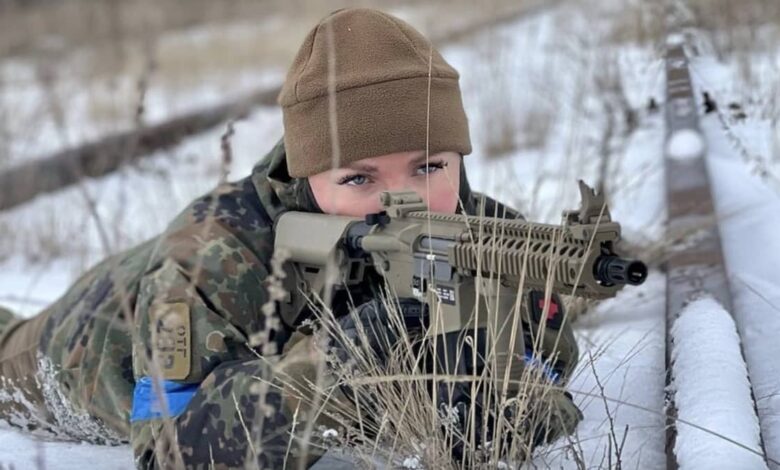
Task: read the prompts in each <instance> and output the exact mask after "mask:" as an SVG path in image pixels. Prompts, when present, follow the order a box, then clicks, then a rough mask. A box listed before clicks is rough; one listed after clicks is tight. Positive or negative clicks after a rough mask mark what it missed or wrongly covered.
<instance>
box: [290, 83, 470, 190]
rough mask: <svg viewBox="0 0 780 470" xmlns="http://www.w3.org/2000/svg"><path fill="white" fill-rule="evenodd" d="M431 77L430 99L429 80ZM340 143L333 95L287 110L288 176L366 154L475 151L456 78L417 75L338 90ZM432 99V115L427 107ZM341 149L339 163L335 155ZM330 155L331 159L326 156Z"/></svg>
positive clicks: (361, 157)
mask: <svg viewBox="0 0 780 470" xmlns="http://www.w3.org/2000/svg"><path fill="white" fill-rule="evenodd" d="M429 80H430V99H429V95H428V82H429ZM334 98H335V100H336V107H335V108H336V112H335V118H336V125H337V129H338V142H337V143H336V144H337V145H336V147H334V145H333V143H332V142H331V137H330V136H331V128H330V126H331V116H330V111H329V110H330V104H329V100H330V97H329V96H328V95H324V96H319V97H316V98H313V99H310V100H308V101H303V102H299V103H295V104H293V105H290V106H287V107H285V108H284V129H285V134H284V145H285V148H286V149H287V152H288V155H294V156H295V158H291V159H288V166H289V171H290V176H292V177H294V178H301V177H306V176H310V175H314V174H317V173H320V172H323V171H325V170H327V169H329V168H332V167H333V166H334V164H335V165H336V166H338V167H340V166H344V165H347V164H349V163H351V162H354V161H357V160H361V159H363V158H368V157H376V156H380V155H386V154H390V153H396V152H406V151H415V150H425V149H426V148H427V149H428V152H429V154H430V155H433V154H436V153H439V152H444V151H452V152H458V153H460V154H463V155H467V154H469V153H471V141H470V139H469V130H468V121H467V118H466V113H465V112H464V110H463V103H462V102H461V96H460V88H459V86H458V80H457V79H453V78H439V77H431V78H430V79H429V78H428V77H413V78H406V79H400V80H391V81H386V82H380V83H372V84H370V85H365V86H360V87H354V88H349V89H345V90H339V92H338V93H336V94H335V96H334ZM429 102H430V115H429V112H428V106H429ZM334 148H337V149H338V150H337V153H338V160H339V161H338V162H336V161H335V159H334ZM326 156H328V157H329V158H326Z"/></svg>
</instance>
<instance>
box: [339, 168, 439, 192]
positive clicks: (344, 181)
mask: <svg viewBox="0 0 780 470" xmlns="http://www.w3.org/2000/svg"><path fill="white" fill-rule="evenodd" d="M446 166H447V163H446V162H429V163H428V165H420V166H419V167H417V170H418V171H419V170H423V169H425V168H426V167H427V168H428V169H429V171H428V172H427V173H421V174H417V175H415V176H426V175H429V174H431V173H434V172H435V171H438V170H441V169H443V168H445V167H446ZM430 170H434V171H430ZM361 176H362V177H363V178H366V179H368V176H366V175H363V174H360V173H358V174H354V175H346V176H343V177H341V178H340V179H339V180H338V182H337V183H338V184H340V185H345V184H349V183H350V182H351V181H354V180H355V179H356V178H359V177H361ZM355 186H363V185H362V184H359V185H355Z"/></svg>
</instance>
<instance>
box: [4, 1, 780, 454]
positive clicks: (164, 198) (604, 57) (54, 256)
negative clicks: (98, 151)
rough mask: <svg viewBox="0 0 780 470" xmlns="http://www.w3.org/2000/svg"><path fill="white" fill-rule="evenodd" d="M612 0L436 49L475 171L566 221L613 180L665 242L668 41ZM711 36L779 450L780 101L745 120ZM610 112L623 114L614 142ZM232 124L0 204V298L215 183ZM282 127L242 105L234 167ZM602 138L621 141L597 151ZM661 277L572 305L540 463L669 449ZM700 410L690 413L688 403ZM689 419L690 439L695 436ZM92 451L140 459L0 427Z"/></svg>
mask: <svg viewBox="0 0 780 470" xmlns="http://www.w3.org/2000/svg"><path fill="white" fill-rule="evenodd" d="M607 3H608V2H604V3H601V2H595V1H591V2H580V3H577V4H575V5H567V6H565V7H562V8H559V9H551V10H548V11H545V12H543V13H540V14H536V15H532V16H529V17H527V18H523V19H521V20H518V21H516V22H513V23H510V24H507V25H504V26H501V27H499V28H495V29H492V30H490V31H489V32H487V33H484V34H479V35H476V36H474V37H469V38H467V39H465V40H463V41H461V42H459V43H457V44H454V45H452V46H449V47H447V48H445V49H444V50H443V51H442V52H443V55H444V56H445V58H446V59H447V60H449V61H450V62H451V63H452V64H453V65H454V66H455V67H456V68H457V69H458V70H460V72H461V77H462V82H461V83H462V89H463V94H464V100H465V106H466V108H467V112H468V114H469V117H470V124H471V130H472V134H473V135H472V139H473V141H474V144H475V145H474V149H475V151H474V154H473V155H472V156H469V157H467V158H466V160H465V161H466V167H467V170H468V174H469V177H470V180H471V182H472V185H473V186H474V187H475V188H477V189H479V190H482V191H484V192H486V193H488V194H490V195H493V196H495V197H497V198H498V199H500V200H503V201H506V202H508V203H510V204H512V205H514V206H516V207H518V208H519V209H521V210H522V212H524V213H525V214H526V216H527V217H528V218H529V219H530V220H538V221H547V222H558V220H559V219H558V218H559V216H560V212H561V211H562V210H564V209H573V208H575V207H576V205H577V203H578V198H579V195H578V191H577V186H576V180H577V179H580V178H582V179H584V180H585V181H586V182H588V183H589V184H591V185H596V184H599V183H603V184H604V186H605V188H606V190H607V191H608V196H609V203H610V209H611V213H612V216H613V219H614V220H616V221H619V222H620V223H621V224H622V226H623V233H624V238H625V239H626V241H627V242H629V244H630V245H631V246H632V247H633V246H639V247H643V248H646V250H647V251H644V252H642V251H640V252H639V253H637V254H638V255H639V256H640V257H641V256H642V254H643V253H646V254H647V255H648V256H650V255H652V256H659V255H658V252H657V247H658V246H660V245H662V244H663V242H664V240H663V235H664V234H663V230H664V222H665V217H666V215H665V196H664V168H663V161H662V159H661V150H662V148H663V139H664V124H663V114H662V112H660V111H656V112H653V111H652V110H648V107H647V103H648V102H649V100H650V99H651V98H655V100H661V99H662V96H663V86H664V73H663V61H662V57H661V55H660V52H659V51H660V49H659V48H658V47H654V46H637V45H636V44H630V43H624V42H613V41H611V40H610V39H609V38H610V37H611V35H610V32H611V31H612V26H613V22H616V21H619V18H620V14H619V13H620V12H619V11H618V10H619V9H610V8H608V7H607V6H605V5H606V4H607ZM700 49H701V54H702V55H701V56H699V57H698V58H696V59H694V62H693V73H694V77H693V80H694V84H695V85H696V86H697V87H702V89H706V90H708V91H710V93H712V94H713V95H714V96H715V97H716V99H718V101H720V102H722V103H723V106H722V108H721V109H722V113H723V114H722V115H721V116H717V115H708V116H706V117H705V118H704V120H703V127H704V132H705V136H706V140H707V142H708V145H709V148H710V155H709V160H708V164H709V170H710V172H711V176H712V183H713V185H714V186H713V193H714V197H715V202H716V205H717V210H718V215H719V217H720V223H721V234H722V238H723V243H724V251H725V257H726V262H727V267H728V271H729V275H730V282H731V287H732V290H733V292H734V298H735V310H736V311H735V312H734V314H735V319H736V327H737V328H738V330H739V332H740V334H741V336H742V338H743V340H744V341H745V342H744V343H743V345H742V346H743V348H744V351H745V355H746V357H747V362H748V364H747V367H748V372H749V373H750V376H751V379H752V383H753V385H754V387H755V392H756V398H757V401H758V406H759V417H760V418H761V425H762V426H763V428H762V433H763V437H764V440H765V445H766V448H767V451H768V453H769V455H770V457H772V458H775V459H779V460H780V365H778V362H777V361H776V360H775V359H774V358H777V357H780V343H779V342H778V341H777V340H776V338H777V335H778V333H780V315H778V312H779V310H780V287H778V286H780V274H778V271H777V269H775V267H776V266H777V265H778V264H780V242H778V240H780V237H778V236H777V234H776V233H777V232H776V231H777V228H778V224H777V223H776V220H777V217H778V214H780V179H777V178H776V175H778V169H780V164H778V163H777V159H778V158H780V156H779V155H778V154H777V148H775V147H773V145H779V144H778V142H780V136H777V137H773V133H777V132H778V128H777V117H776V116H777V114H774V116H775V117H774V119H775V120H774V122H772V116H773V115H772V113H771V112H764V110H763V108H761V107H760V106H759V105H760V99H761V96H760V93H761V92H759V93H758V95H759V96H758V98H757V99H758V100H759V103H758V104H755V105H754V106H753V107H750V106H749V105H746V112H747V118H746V119H741V120H739V121H738V122H737V121H734V120H733V117H732V116H731V115H729V114H728V113H729V112H730V111H729V110H728V109H727V108H726V103H728V102H730V101H738V102H743V103H746V102H747V101H746V100H747V97H746V95H745V94H744V93H743V90H744V89H745V87H744V85H745V84H740V80H741V78H740V76H739V75H738V74H737V72H736V69H737V66H736V65H735V64H731V63H720V62H717V61H716V60H715V59H714V56H713V55H712V54H711V51H708V50H707V49H706V47H701V48H700ZM756 62H757V64H761V65H760V67H764V69H762V70H765V72H763V73H760V76H766V77H775V78H773V79H774V80H777V78H776V77H778V76H780V73H778V68H780V55H777V54H775V55H774V56H773V57H771V58H770V59H766V58H765V57H761V58H756ZM0 70H4V72H2V73H9V72H8V70H7V69H3V68H2V67H0ZM14 73H17V72H14ZM18 73H21V72H18ZM280 76H281V75H280V72H279V71H278V70H269V71H264V72H255V73H254V74H253V75H251V76H248V77H237V83H236V84H235V87H231V89H232V90H233V91H235V90H239V89H241V88H242V87H244V86H248V85H247V84H249V83H251V84H253V87H254V86H256V85H257V84H258V83H268V84H269V85H270V84H274V83H278V80H279V77H280ZM275 81H276V82H275ZM771 90H772V88H766V89H765V90H763V93H771ZM223 91H224V90H223V89H222V88H220V87H211V88H210V91H207V92H203V91H199V90H190V91H189V92H188V93H186V94H179V95H178V96H177V97H175V98H170V97H168V96H162V95H161V96H159V97H158V98H154V99H153V100H152V103H159V104H153V105H152V108H153V109H154V108H156V107H158V106H159V108H160V109H161V111H152V115H157V116H161V117H162V116H164V115H165V113H166V112H169V111H162V110H163V109H164V110H170V109H176V110H179V111H180V110H181V108H177V107H175V106H173V107H170V100H171V99H174V100H176V102H180V103H187V106H195V107H198V106H200V105H204V104H209V103H213V102H218V101H221V98H223V97H224V96H227V95H224V96H223V95H222V94H221V93H222V92H223ZM6 92H7V88H6ZM38 92H40V90H38ZM36 93H37V92H36V91H34V90H26V91H24V93H20V94H19V95H18V96H15V98H14V99H19V100H20V101H19V102H18V103H17V104H18V106H21V107H25V106H31V103H37V102H38V101H40V99H41V97H40V96H39V95H36ZM754 93H755V92H754ZM5 99H6V100H7V99H9V98H8V96H6V98H5ZM621 99H622V100H623V102H624V105H627V106H628V107H629V108H630V109H631V110H633V111H634V112H635V113H636V123H635V125H634V126H633V127H632V129H631V130H630V132H625V133H622V131H623V127H624V124H623V123H622V120H623V118H624V116H623V114H622V111H623V110H622V109H621V108H620V107H619V106H618V105H616V103H620V102H621V101H620V100H621ZM605 110H608V111H605ZM610 112H611V113H612V114H611V116H610V115H607V114H608V113H610ZM774 112H775V113H776V112H777V110H775V111H774ZM80 119H83V121H82V122H83V128H84V129H81V130H78V129H76V130H74V131H73V132H77V133H79V134H78V135H79V136H83V135H84V134H82V133H83V132H87V131H86V129H90V131H89V132H98V133H99V132H104V131H106V130H109V129H105V128H103V129H102V130H101V129H100V128H99V127H94V126H93V124H94V122H93V121H91V120H90V119H88V118H87V117H83V118H80ZM610 122H612V124H610ZM611 125H612V126H617V127H616V129H614V133H613V134H611V135H612V138H611V139H610V140H609V141H608V142H607V143H606V146H605V144H604V142H603V140H604V136H605V135H606V133H607V129H608V127H610V126H611ZM772 126H774V128H773V127H772ZM507 131H509V132H507ZM41 132H42V134H41V136H40V138H39V140H34V141H31V142H30V144H29V145H30V146H31V147H32V148H34V149H35V150H36V151H38V150H41V149H44V148H47V145H54V146H55V147H56V146H58V144H56V142H62V141H63V140H62V139H63V138H64V139H71V137H63V136H62V135H59V136H58V135H57V131H56V129H54V128H53V127H52V128H50V129H47V128H44V129H42V131H41ZM69 132H70V131H69ZM223 132H224V129H217V130H214V131H212V132H209V133H205V134H202V135H199V136H197V137H194V138H191V139H188V140H187V141H186V142H184V143H183V144H182V145H180V146H178V147H176V148H174V149H171V150H170V151H166V152H163V153H160V154H158V155H154V156H152V157H150V158H147V159H145V160H143V161H142V162H139V163H137V164H134V165H132V166H130V167H126V168H124V169H122V170H121V171H119V172H117V173H115V174H112V175H109V176H106V177H103V178H100V179H95V180H89V181H86V182H85V183H83V184H82V185H81V186H80V187H75V188H69V189H65V190H62V191H59V192H57V193H54V194H51V195H47V196H43V197H40V198H38V199H36V200H34V201H32V202H30V203H27V204H25V205H23V206H21V207H18V208H16V209H14V210H12V211H9V212H5V213H0V304H1V305H4V306H7V307H9V308H11V309H13V310H14V311H16V312H19V313H21V314H23V315H33V314H35V313H36V312H37V311H38V310H40V309H41V308H42V307H43V306H44V305H46V304H47V303H49V302H51V301H53V300H55V299H56V298H57V297H58V296H59V295H61V294H62V293H63V292H64V290H65V289H66V288H67V287H68V285H69V284H70V283H71V282H72V281H73V280H74V279H75V277H76V276H77V275H78V274H79V273H81V272H82V271H83V270H84V269H86V268H87V267H89V266H90V265H92V264H93V263H94V262H96V261H98V260H99V259H101V258H102V257H103V256H105V255H106V254H108V253H111V252H116V251H118V250H121V249H123V248H126V247H129V246H132V245H134V244H136V243H138V242H140V241H143V240H145V239H147V238H149V237H151V236H154V235H155V234H156V233H158V232H159V231H160V230H162V229H163V228H164V227H165V225H166V223H167V221H169V220H170V219H171V218H172V217H173V216H174V215H175V214H176V213H177V212H178V211H179V210H181V209H182V208H183V207H184V205H186V204H187V203H188V202H189V201H190V200H191V199H193V198H194V197H196V196H198V195H199V194H201V193H203V192H205V191H207V190H209V189H210V188H211V187H213V185H214V184H216V181H217V179H218V175H219V173H220V136H221V134H222V133H223ZM540 134H541V135H542V136H543V138H539V137H538V136H539V135H540ZM281 135H282V126H281V112H280V111H279V110H278V109H275V108H259V109H256V110H255V111H254V112H253V113H252V114H251V115H250V116H248V117H247V118H246V119H245V120H243V121H240V122H238V123H237V124H236V134H235V136H234V137H233V139H232V141H231V142H232V146H233V155H234V161H233V163H232V165H231V167H230V177H231V178H240V177H242V176H243V175H246V174H247V173H248V172H249V171H250V169H251V167H252V166H253V164H254V163H255V162H256V161H257V160H258V158H259V157H261V156H262V155H263V154H264V153H265V152H266V151H267V150H269V149H270V148H271V147H272V146H273V144H274V143H275V142H276V141H277V140H278V139H279V137H280V136H281ZM773 138H774V139H776V140H773ZM36 139H38V138H37V137H36ZM58 139H59V140H58ZM51 142H55V143H54V144H51ZM15 145H16V144H15ZM19 145H22V144H19ZM605 149H607V151H608V152H609V155H610V158H609V159H608V160H607V161H606V164H605V165H603V159H602V155H603V154H604V150H605ZM773 152H774V160H772V155H773ZM496 157H500V158H496ZM756 168H758V170H757V169H756ZM759 170H763V171H759ZM87 200H91V201H94V202H95V204H96V210H97V214H98V217H97V218H96V217H93V216H91V215H90V214H89V212H88V211H87V209H86V207H85V206H86V201H87ZM101 227H102V228H105V229H106V230H107V233H108V235H109V237H108V240H109V244H108V246H106V245H105V244H104V243H102V242H101V239H100V237H99V230H100V229H101ZM645 260H646V261H648V263H650V264H653V263H655V264H657V260H656V259H647V258H645ZM665 287H666V278H665V276H664V274H663V273H662V272H660V271H659V270H657V269H654V270H652V271H651V273H650V276H649V278H648V280H647V281H646V282H645V284H644V285H642V286H641V287H637V288H627V289H625V290H624V291H622V292H621V293H620V295H618V297H616V298H615V299H611V300H608V301H605V302H602V303H600V304H599V305H597V306H596V307H595V308H594V309H593V310H592V311H590V312H588V313H587V314H586V315H584V316H583V317H582V318H580V319H579V320H578V323H577V325H576V333H577V335H578V341H579V343H580V350H581V354H582V361H581V364H580V366H579V367H578V370H577V372H576V374H575V377H574V378H573V380H572V382H571V384H570V387H569V388H570V390H571V391H572V393H573V395H574V399H575V402H576V403H577V404H578V405H579V406H580V408H582V410H583V412H584V415H585V419H584V421H583V422H582V423H581V424H580V426H579V428H578V432H577V435H576V436H575V438H574V440H575V442H576V445H575V447H576V448H577V449H578V450H577V452H576V453H577V454H578V455H576V456H574V455H572V452H571V451H568V450H567V449H566V448H565V447H567V446H566V443H563V442H559V443H556V444H554V445H552V446H550V447H548V448H544V449H540V450H539V451H538V453H537V455H536V456H535V457H536V458H535V460H534V462H533V465H532V466H536V467H538V468H547V467H552V468H580V467H581V465H582V464H584V465H585V466H586V467H587V468H608V467H610V466H614V465H615V462H616V459H619V460H620V462H621V465H622V466H623V468H642V469H644V468H664V467H665V464H666V455H665V452H664V442H665V438H666V434H665V428H664V420H665V415H664V387H665V329H666V319H665ZM706 307H707V305H706V304H705V305H704V307H702V308H705V309H706ZM702 340H703V341H706V336H703V337H702ZM713 341H714V340H713ZM704 409H705V411H706V410H707V409H708V408H706V407H705V408H704ZM700 418H701V415H700V414H699V415H696V414H694V415H693V416H692V417H690V420H691V421H693V422H695V421H696V420H698V419H700ZM701 424H702V426H707V422H702V423H701ZM715 424H716V425H717V424H718V423H715ZM690 432H691V433H693V437H692V439H697V438H698V439H700V438H701V436H698V437H697V436H696V434H695V430H692V431H690ZM734 439H735V440H737V441H739V439H740V436H739V435H737V436H736V437H734ZM741 443H742V444H745V445H751V443H750V442H741ZM618 445H619V446H620V447H621V451H620V453H619V455H616V454H615V448H616V447H617V446H618ZM712 445H713V446H716V445H721V446H722V445H723V442H722V440H720V441H718V440H716V442H715V444H712ZM84 460H87V461H89V462H95V463H97V465H98V466H99V467H100V468H132V455H131V451H130V449H129V448H128V447H125V446H120V447H98V446H89V445H82V444H77V443H65V442H51V441H42V440H38V439H36V438H34V437H31V436H28V435H25V434H21V433H18V432H16V431H14V430H11V429H8V428H0V468H2V466H6V467H7V466H9V465H13V466H14V467H15V468H32V467H39V468H48V469H68V468H76V467H79V468H82V467H83V462H84ZM578 460H579V461H580V462H579V464H578ZM688 468H696V466H695V465H694V466H691V467H688ZM734 468H735V467H734Z"/></svg>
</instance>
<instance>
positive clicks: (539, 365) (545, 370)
mask: <svg viewBox="0 0 780 470" xmlns="http://www.w3.org/2000/svg"><path fill="white" fill-rule="evenodd" d="M524 359H525V364H526V365H527V366H529V367H533V368H535V369H537V370H539V371H540V372H541V373H542V375H544V376H545V377H546V378H547V379H548V380H549V381H550V382H552V383H558V381H559V380H560V379H561V374H560V373H559V372H558V371H557V370H555V369H553V368H552V367H550V365H549V364H548V363H547V362H544V361H542V360H540V359H539V357H537V356H536V355H535V354H534V353H533V351H529V350H527V349H526V351H525V357H524Z"/></svg>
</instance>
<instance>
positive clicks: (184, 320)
mask: <svg viewBox="0 0 780 470" xmlns="http://www.w3.org/2000/svg"><path fill="white" fill-rule="evenodd" d="M151 320H152V357H153V358H154V360H156V361H157V363H158V364H159V366H160V370H161V372H162V376H163V378H165V379H167V380H185V379H186V378H187V376H188V375H190V368H191V365H192V357H191V354H190V347H191V336H192V335H191V332H190V307H189V306H188V305H187V304H186V303H184V302H174V303H163V304H156V305H152V307H151Z"/></svg>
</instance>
